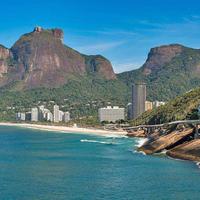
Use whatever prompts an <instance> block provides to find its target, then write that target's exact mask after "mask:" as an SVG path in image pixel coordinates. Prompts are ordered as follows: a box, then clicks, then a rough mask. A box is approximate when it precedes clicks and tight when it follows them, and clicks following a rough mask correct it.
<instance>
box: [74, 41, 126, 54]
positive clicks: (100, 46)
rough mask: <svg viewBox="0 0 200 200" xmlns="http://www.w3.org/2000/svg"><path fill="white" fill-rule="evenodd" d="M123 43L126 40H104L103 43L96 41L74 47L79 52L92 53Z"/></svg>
mask: <svg viewBox="0 0 200 200" xmlns="http://www.w3.org/2000/svg"><path fill="white" fill-rule="evenodd" d="M125 43H126V41H114V42H104V43H96V44H91V45H85V46H80V47H76V49H78V50H79V51H80V52H83V53H89V54H94V53H102V52H104V51H107V50H110V49H113V48H115V47H118V46H121V45H123V44H125Z"/></svg>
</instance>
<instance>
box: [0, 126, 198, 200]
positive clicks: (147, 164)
mask: <svg viewBox="0 0 200 200" xmlns="http://www.w3.org/2000/svg"><path fill="white" fill-rule="evenodd" d="M111 142H113V143H114V144H113V145H111V144H110V143H111ZM136 143H137V140H136V139H128V138H116V139H115V140H114V141H112V139H111V138H103V137H98V136H89V135H78V134H73V135H72V134H60V133H52V132H42V131H36V130H27V129H20V128H13V127H0V200H103V199H104V200H112V199H113V200H138V199H145V200H146V199H147V200H157V199H158V200H170V199H174V200H179V199H180V200H189V199H191V200H196V199H200V189H199V185H200V169H198V167H197V166H196V165H195V164H194V163H192V162H186V161H177V160H172V159H168V158H166V157H158V156H156V157H155V156H145V155H142V154H140V153H136V152H135V150H134V148H135V145H136Z"/></svg>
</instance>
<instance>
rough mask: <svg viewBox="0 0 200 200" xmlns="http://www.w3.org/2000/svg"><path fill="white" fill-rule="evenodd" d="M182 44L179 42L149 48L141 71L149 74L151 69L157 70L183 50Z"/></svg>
mask: <svg viewBox="0 0 200 200" xmlns="http://www.w3.org/2000/svg"><path fill="white" fill-rule="evenodd" d="M183 48H184V47H183V46H181V45H179V44H172V45H165V46H161V47H155V48H152V49H151V50H150V53H149V54H148V58H147V61H146V62H145V64H144V65H143V73H144V74H145V75H149V74H151V73H152V71H155V70H158V69H159V68H161V67H163V66H164V65H165V64H167V63H169V62H170V61H171V60H172V59H173V58H174V57H175V56H177V55H179V54H180V53H181V52H182V51H183Z"/></svg>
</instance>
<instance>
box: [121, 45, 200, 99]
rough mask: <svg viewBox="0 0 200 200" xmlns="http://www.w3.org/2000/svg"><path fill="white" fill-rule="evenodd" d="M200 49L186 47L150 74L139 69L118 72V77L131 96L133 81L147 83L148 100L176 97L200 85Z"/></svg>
mask: <svg viewBox="0 0 200 200" xmlns="http://www.w3.org/2000/svg"><path fill="white" fill-rule="evenodd" d="M199 66H200V50H197V49H191V48H186V47H184V50H183V52H182V53H181V54H180V55H179V56H176V57H175V58H173V59H172V61H171V62H170V63H167V64H165V65H164V66H163V67H161V68H160V69H158V70H156V71H154V72H153V73H151V74H150V75H147V76H145V75H144V74H143V69H144V68H143V67H142V68H140V69H138V70H133V71H129V72H124V73H121V74H118V78H119V79H120V80H121V81H123V82H124V83H125V84H126V85H127V86H128V88H129V89H128V91H129V94H128V95H129V97H130V95H131V85H132V83H133V82H138V81H141V80H142V81H143V82H145V83H146V84H147V98H148V100H151V101H153V100H160V101H168V100H170V99H173V98H174V97H176V96H178V95H181V94H184V93H185V92H187V91H189V90H191V89H194V88H196V87H197V86H200V78H199V75H200V70H199V69H198V68H199Z"/></svg>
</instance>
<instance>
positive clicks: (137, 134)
mask: <svg viewBox="0 0 200 200" xmlns="http://www.w3.org/2000/svg"><path fill="white" fill-rule="evenodd" d="M127 136H128V137H141V138H145V137H146V134H145V131H144V130H138V131H131V132H129V133H127Z"/></svg>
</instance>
